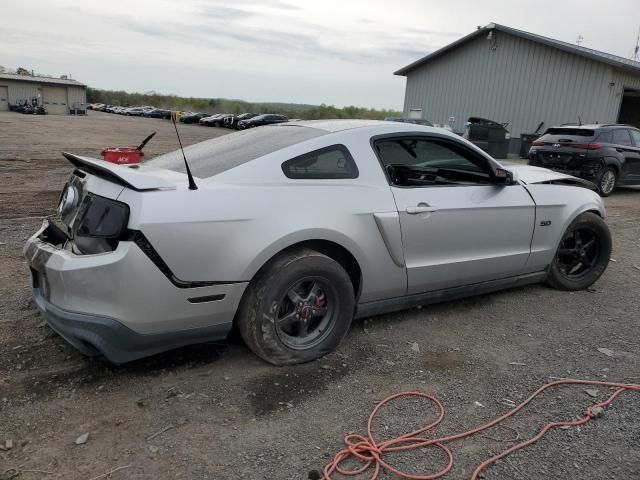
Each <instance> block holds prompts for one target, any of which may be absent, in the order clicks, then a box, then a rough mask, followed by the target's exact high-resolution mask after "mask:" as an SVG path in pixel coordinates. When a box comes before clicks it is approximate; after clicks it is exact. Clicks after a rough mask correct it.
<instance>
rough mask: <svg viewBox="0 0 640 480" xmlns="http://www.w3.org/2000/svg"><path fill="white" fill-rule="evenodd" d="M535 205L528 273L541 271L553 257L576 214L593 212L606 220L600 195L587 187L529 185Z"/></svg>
mask: <svg viewBox="0 0 640 480" xmlns="http://www.w3.org/2000/svg"><path fill="white" fill-rule="evenodd" d="M527 189H528V190H529V192H530V193H531V195H532V197H533V199H534V201H535V202H536V225H535V229H534V232H533V238H532V241H531V255H530V256H529V261H528V262H527V267H526V268H527V272H535V271H541V270H544V269H545V268H547V267H548V266H549V264H550V263H551V262H552V261H553V258H554V257H555V254H556V251H557V249H558V245H559V244H560V240H561V239H562V236H563V235H564V233H565V231H566V230H567V228H568V227H569V225H571V222H573V221H574V220H575V219H576V218H577V217H578V216H579V215H581V214H582V213H585V212H596V213H597V214H598V215H600V216H601V217H602V218H604V217H605V214H606V212H605V208H604V204H603V203H602V199H601V198H600V196H599V195H598V194H597V193H595V192H593V191H591V190H587V189H586V188H582V187H570V186H563V185H542V184H541V185H528V186H527Z"/></svg>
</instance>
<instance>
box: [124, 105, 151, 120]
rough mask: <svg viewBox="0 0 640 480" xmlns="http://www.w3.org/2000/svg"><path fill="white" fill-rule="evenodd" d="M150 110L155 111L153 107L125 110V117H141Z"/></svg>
mask: <svg viewBox="0 0 640 480" xmlns="http://www.w3.org/2000/svg"><path fill="white" fill-rule="evenodd" d="M150 110H155V107H150V106H148V105H147V106H144V107H131V108H127V109H126V110H125V115H129V116H132V117H142V116H144V114H145V113H146V112H148V111H150Z"/></svg>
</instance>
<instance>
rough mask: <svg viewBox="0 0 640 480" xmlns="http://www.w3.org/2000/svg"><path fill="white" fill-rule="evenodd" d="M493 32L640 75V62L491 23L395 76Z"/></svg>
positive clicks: (401, 70)
mask: <svg viewBox="0 0 640 480" xmlns="http://www.w3.org/2000/svg"><path fill="white" fill-rule="evenodd" d="M493 30H496V31H499V32H504V33H507V34H510V35H514V36H516V37H520V38H525V39H527V40H531V41H532V42H536V43H540V44H542V45H546V46H548V47H551V48H556V49H559V50H563V51H565V52H568V53H572V54H574V55H578V56H581V57H585V58H589V59H591V60H594V61H596V62H601V63H605V64H608V65H611V66H613V67H616V68H622V69H629V70H633V71H635V72H638V73H640V62H636V61H633V60H628V59H626V58H623V57H619V56H617V55H613V54H610V53H606V52H601V51H599V50H593V49H591V48H587V47H582V46H580V45H573V44H571V43H567V42H563V41H561V40H555V39H553V38H549V37H544V36H542V35H536V34H535V33H530V32H525V31H524V30H518V29H516V28H511V27H507V26H505V25H500V24H497V23H490V24H488V25H486V26H485V27H482V28H479V29H477V30H476V31H474V32H471V33H470V34H468V35H466V36H464V37H462V38H460V39H458V40H456V41H455V42H453V43H450V44H449V45H446V46H444V47H442V48H440V49H439V50H436V51H435V52H432V53H430V54H429V55H426V56H424V57H422V58H420V59H419V60H416V61H415V62H413V63H410V64H409V65H407V66H406V67H403V68H401V69H400V70H397V71H396V72H394V75H400V76H406V75H407V74H408V73H409V72H410V71H412V70H414V69H416V68H418V67H420V66H422V65H425V64H426V63H428V62H430V61H432V60H435V59H436V58H438V57H440V56H442V55H444V54H445V53H447V52H449V51H451V50H454V49H456V48H458V47H460V46H462V45H464V44H466V43H468V42H470V41H471V40H474V39H476V38H478V37H480V36H482V35H485V34H486V33H487V32H490V31H493Z"/></svg>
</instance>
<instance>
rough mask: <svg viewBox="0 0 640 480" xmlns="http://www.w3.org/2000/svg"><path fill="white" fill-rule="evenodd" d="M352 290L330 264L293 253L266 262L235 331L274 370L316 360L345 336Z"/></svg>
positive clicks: (305, 251) (345, 276) (243, 304)
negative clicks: (270, 364)
mask: <svg viewBox="0 0 640 480" xmlns="http://www.w3.org/2000/svg"><path fill="white" fill-rule="evenodd" d="M354 297H355V295H354V290H353V284H352V283H351V280H350V278H349V275H348V274H347V272H345V270H344V269H343V268H342V266H340V264H339V263H337V262H336V261H335V260H333V259H331V258H329V257H327V256H325V255H323V254H321V253H318V252H316V251H314V250H310V249H294V250H290V251H287V252H284V253H282V254H281V255H279V256H278V257H276V258H275V259H274V260H272V261H271V262H269V264H267V265H266V266H265V267H264V268H263V269H262V270H261V271H260V272H259V273H258V274H257V275H256V277H255V278H254V279H253V280H252V281H251V284H250V285H249V286H248V287H247V291H246V292H245V294H244V296H243V299H242V302H241V305H240V309H239V310H238V315H237V316H236V325H237V327H238V331H239V332H240V334H241V335H242V338H243V340H244V341H245V343H246V344H247V346H248V347H249V348H250V349H251V350H252V351H253V352H254V353H255V354H256V355H258V356H259V357H261V358H263V359H264V360H266V361H267V362H270V363H273V364H274V365H291V364H295V363H303V362H308V361H311V360H315V359H316V358H319V357H321V356H323V355H326V354H327V353H329V352H331V351H333V350H334V349H335V348H336V347H337V346H338V344H339V343H340V342H341V341H342V339H343V338H344V336H345V335H346V333H347V332H348V330H349V326H350V325H351V320H352V318H353V313H354V307H355V298H354Z"/></svg>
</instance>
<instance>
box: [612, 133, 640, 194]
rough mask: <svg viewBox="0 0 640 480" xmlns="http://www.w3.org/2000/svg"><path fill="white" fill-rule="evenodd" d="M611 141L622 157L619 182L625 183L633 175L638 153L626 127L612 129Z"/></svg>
mask: <svg viewBox="0 0 640 480" xmlns="http://www.w3.org/2000/svg"><path fill="white" fill-rule="evenodd" d="M611 142H612V143H613V148H615V149H616V151H617V152H619V153H620V154H621V155H622V156H623V157H624V162H623V163H622V171H621V172H620V182H622V183H625V182H627V181H629V180H630V179H632V178H633V176H634V166H635V160H636V157H637V155H638V153H637V149H636V148H635V146H634V145H633V141H632V140H631V134H630V133H629V129H628V128H618V129H616V130H612V132H611Z"/></svg>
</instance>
